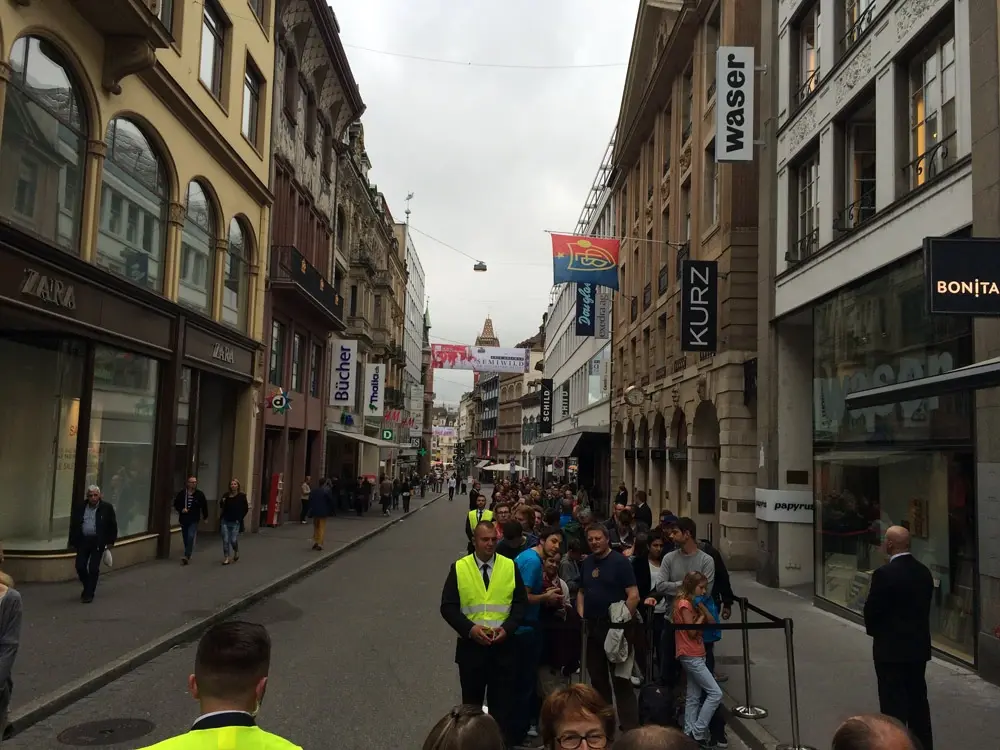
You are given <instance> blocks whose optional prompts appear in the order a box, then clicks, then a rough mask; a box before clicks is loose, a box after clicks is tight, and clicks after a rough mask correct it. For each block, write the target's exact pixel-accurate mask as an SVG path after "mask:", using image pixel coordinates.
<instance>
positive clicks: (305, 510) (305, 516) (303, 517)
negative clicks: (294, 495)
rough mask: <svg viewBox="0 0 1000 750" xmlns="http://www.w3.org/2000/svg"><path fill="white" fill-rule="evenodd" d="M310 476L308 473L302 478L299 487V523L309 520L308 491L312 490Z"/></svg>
mask: <svg viewBox="0 0 1000 750" xmlns="http://www.w3.org/2000/svg"><path fill="white" fill-rule="evenodd" d="M311 483H312V477H310V476H309V475H308V474H307V475H306V476H305V478H304V479H303V480H302V486H301V487H299V505H300V506H301V507H302V510H301V513H300V515H299V523H303V524H304V523H307V522H308V520H309V493H310V492H312V485H311Z"/></svg>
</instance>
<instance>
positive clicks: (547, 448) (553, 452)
mask: <svg viewBox="0 0 1000 750" xmlns="http://www.w3.org/2000/svg"><path fill="white" fill-rule="evenodd" d="M565 442H566V436H565V435H563V434H562V433H556V434H555V435H549V436H547V437H545V438H539V439H538V440H536V441H535V444H534V445H533V446H532V447H531V455H532V456H535V457H536V458H556V457H557V456H558V455H559V451H560V449H561V448H562V445H563V443H565Z"/></svg>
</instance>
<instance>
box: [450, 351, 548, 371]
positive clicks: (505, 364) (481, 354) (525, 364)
mask: <svg viewBox="0 0 1000 750" xmlns="http://www.w3.org/2000/svg"><path fill="white" fill-rule="evenodd" d="M530 364H531V353H530V352H529V350H527V349H504V348H502V347H499V346H464V345H462V344H431V367H433V368H434V369H435V370H473V371H475V372H502V373H516V372H522V373H523V372H528V369H529V366H530Z"/></svg>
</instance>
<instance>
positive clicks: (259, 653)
mask: <svg viewBox="0 0 1000 750" xmlns="http://www.w3.org/2000/svg"><path fill="white" fill-rule="evenodd" d="M270 667H271V637H270V636H269V635H268V634H267V630H266V629H265V628H264V626H263V625H257V624H256V623H252V622H240V621H233V622H222V623H219V624H218V625H214V626H213V627H211V628H209V629H208V631H207V632H206V633H205V635H203V636H202V637H201V641H200V642H199V643H198V654H197V656H195V661H194V674H193V675H191V676H190V677H188V689H189V690H190V691H191V695H192V696H194V698H195V700H197V701H198V702H199V703H201V713H202V715H204V714H209V713H215V712H218V711H245V712H247V713H249V714H252V715H256V714H257V711H259V710H260V704H261V703H262V702H263V700H264V693H265V692H266V691H267V673H268V670H269V669H270Z"/></svg>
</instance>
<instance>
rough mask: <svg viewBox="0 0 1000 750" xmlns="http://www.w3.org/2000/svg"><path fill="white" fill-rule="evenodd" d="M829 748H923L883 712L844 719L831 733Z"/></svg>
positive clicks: (917, 749) (890, 749)
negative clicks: (831, 741) (834, 731)
mask: <svg viewBox="0 0 1000 750" xmlns="http://www.w3.org/2000/svg"><path fill="white" fill-rule="evenodd" d="M831 750H923V748H921V747H920V743H919V742H917V740H916V738H915V737H914V736H913V735H912V734H910V730H908V729H907V728H906V727H905V726H903V724H902V723H901V722H900V721H899V720H897V719H894V718H892V717H891V716H885V715H883V714H862V715H861V716H852V717H851V718H850V719H848V720H847V721H845V722H844V723H843V724H841V725H840V727H838V728H837V732H836V733H835V734H834V735H833V746H832V747H831Z"/></svg>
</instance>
